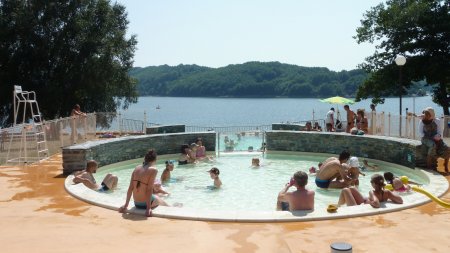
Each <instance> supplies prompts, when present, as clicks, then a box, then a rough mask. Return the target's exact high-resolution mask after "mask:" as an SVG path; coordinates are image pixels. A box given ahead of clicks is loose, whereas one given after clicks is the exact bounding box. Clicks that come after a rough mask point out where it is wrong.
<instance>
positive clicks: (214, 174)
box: [206, 167, 222, 188]
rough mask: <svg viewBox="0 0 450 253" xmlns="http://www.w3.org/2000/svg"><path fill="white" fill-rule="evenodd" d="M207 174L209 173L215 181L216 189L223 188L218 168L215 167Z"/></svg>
mask: <svg viewBox="0 0 450 253" xmlns="http://www.w3.org/2000/svg"><path fill="white" fill-rule="evenodd" d="M206 172H209V176H210V177H211V179H213V180H214V187H215V188H220V186H222V181H220V178H219V174H220V171H219V169H218V168H216V167H213V168H211V169H210V170H208V171H206Z"/></svg>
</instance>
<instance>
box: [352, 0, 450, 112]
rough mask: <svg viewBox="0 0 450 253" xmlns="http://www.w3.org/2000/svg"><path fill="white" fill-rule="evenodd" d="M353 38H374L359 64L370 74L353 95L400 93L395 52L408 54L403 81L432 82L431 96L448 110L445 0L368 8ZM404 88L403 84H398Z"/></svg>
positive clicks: (449, 31)
mask: <svg viewBox="0 0 450 253" xmlns="http://www.w3.org/2000/svg"><path fill="white" fill-rule="evenodd" d="M356 32H357V35H356V36H355V39H356V40H357V42H358V43H363V42H370V43H374V42H376V43H377V45H376V51H375V53H374V54H373V55H372V56H369V57H367V58H366V62H365V63H362V64H361V65H360V67H361V68H363V69H364V70H366V71H367V72H369V74H370V75H369V78H368V79H367V80H366V81H365V82H364V83H363V85H361V86H360V87H359V89H358V92H357V100H360V99H365V98H368V97H369V96H372V97H373V98H374V100H375V101H380V100H382V98H381V97H382V96H385V95H387V94H399V93H398V92H399V90H401V91H402V92H404V90H405V89H398V88H395V87H399V86H398V85H399V83H398V81H397V80H398V79H399V78H398V77H399V69H398V68H399V67H398V66H396V65H395V63H394V58H395V57H396V55H399V54H400V55H404V56H405V57H406V58H407V62H406V64H405V65H404V66H403V67H402V68H403V69H402V70H403V80H404V81H403V82H402V85H403V86H406V87H405V88H408V87H409V86H410V85H411V82H412V81H422V80H426V82H427V83H428V84H429V85H432V86H433V101H434V102H435V103H437V104H439V105H441V106H442V107H443V111H444V114H445V115H449V105H450V96H449V94H450V1H449V0H446V1H442V0H441V1H439V0H388V1H386V4H383V3H381V4H379V5H378V6H376V7H373V8H371V9H370V10H369V11H367V12H366V13H365V15H364V18H363V20H361V26H360V27H358V28H357V30H356ZM402 88H403V87H402Z"/></svg>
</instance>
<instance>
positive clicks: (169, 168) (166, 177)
mask: <svg viewBox="0 0 450 253" xmlns="http://www.w3.org/2000/svg"><path fill="white" fill-rule="evenodd" d="M165 163H166V168H165V169H164V171H163V172H162V174H161V182H167V181H169V180H170V172H172V171H173V169H174V166H175V165H174V164H173V163H174V161H173V160H167V161H166V162H165Z"/></svg>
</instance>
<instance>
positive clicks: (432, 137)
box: [419, 107, 442, 170]
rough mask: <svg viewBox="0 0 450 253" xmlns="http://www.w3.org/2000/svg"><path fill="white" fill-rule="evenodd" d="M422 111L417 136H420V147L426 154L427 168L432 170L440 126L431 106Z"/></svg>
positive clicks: (439, 137)
mask: <svg viewBox="0 0 450 253" xmlns="http://www.w3.org/2000/svg"><path fill="white" fill-rule="evenodd" d="M422 113H423V114H422V115H421V117H422V120H421V121H419V136H420V137H421V142H422V148H423V150H424V151H426V155H427V169H430V170H432V169H433V163H434V161H433V157H434V150H435V142H437V141H440V140H441V136H442V128H441V124H440V122H439V119H437V118H436V116H435V114H434V109H433V108H431V107H427V108H425V109H424V110H423V111H422ZM434 169H435V168H434Z"/></svg>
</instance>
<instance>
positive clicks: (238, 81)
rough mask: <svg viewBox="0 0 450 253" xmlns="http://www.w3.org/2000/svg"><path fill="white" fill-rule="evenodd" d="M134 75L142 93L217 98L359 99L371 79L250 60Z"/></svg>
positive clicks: (416, 90) (415, 88) (421, 87)
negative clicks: (360, 89)
mask: <svg viewBox="0 0 450 253" xmlns="http://www.w3.org/2000/svg"><path fill="white" fill-rule="evenodd" d="M129 75H130V76H131V77H132V78H135V79H136V80H137V90H138V93H139V96H161V97H216V98H217V97H220V98H324V97H332V96H343V97H356V91H357V90H358V87H359V86H360V85H361V84H362V83H363V82H364V80H366V79H367V78H368V75H367V73H366V72H365V71H364V70H361V69H354V70H349V71H347V70H342V71H339V72H336V71H331V70H329V69H328V68H324V67H301V66H296V65H291V64H283V63H279V62H247V63H243V64H234V65H228V66H226V67H220V68H210V67H203V66H198V65H182V64H181V65H178V66H168V65H161V66H148V67H144V68H142V67H135V68H132V69H131V70H130V72H129ZM427 92H429V91H428V87H425V82H418V83H415V84H413V85H412V87H411V88H410V89H409V90H408V94H409V95H411V96H412V94H416V95H417V96H425V95H426V94H427ZM408 94H405V96H408ZM383 95H384V97H396V96H397V94H389V93H386V94H383Z"/></svg>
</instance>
